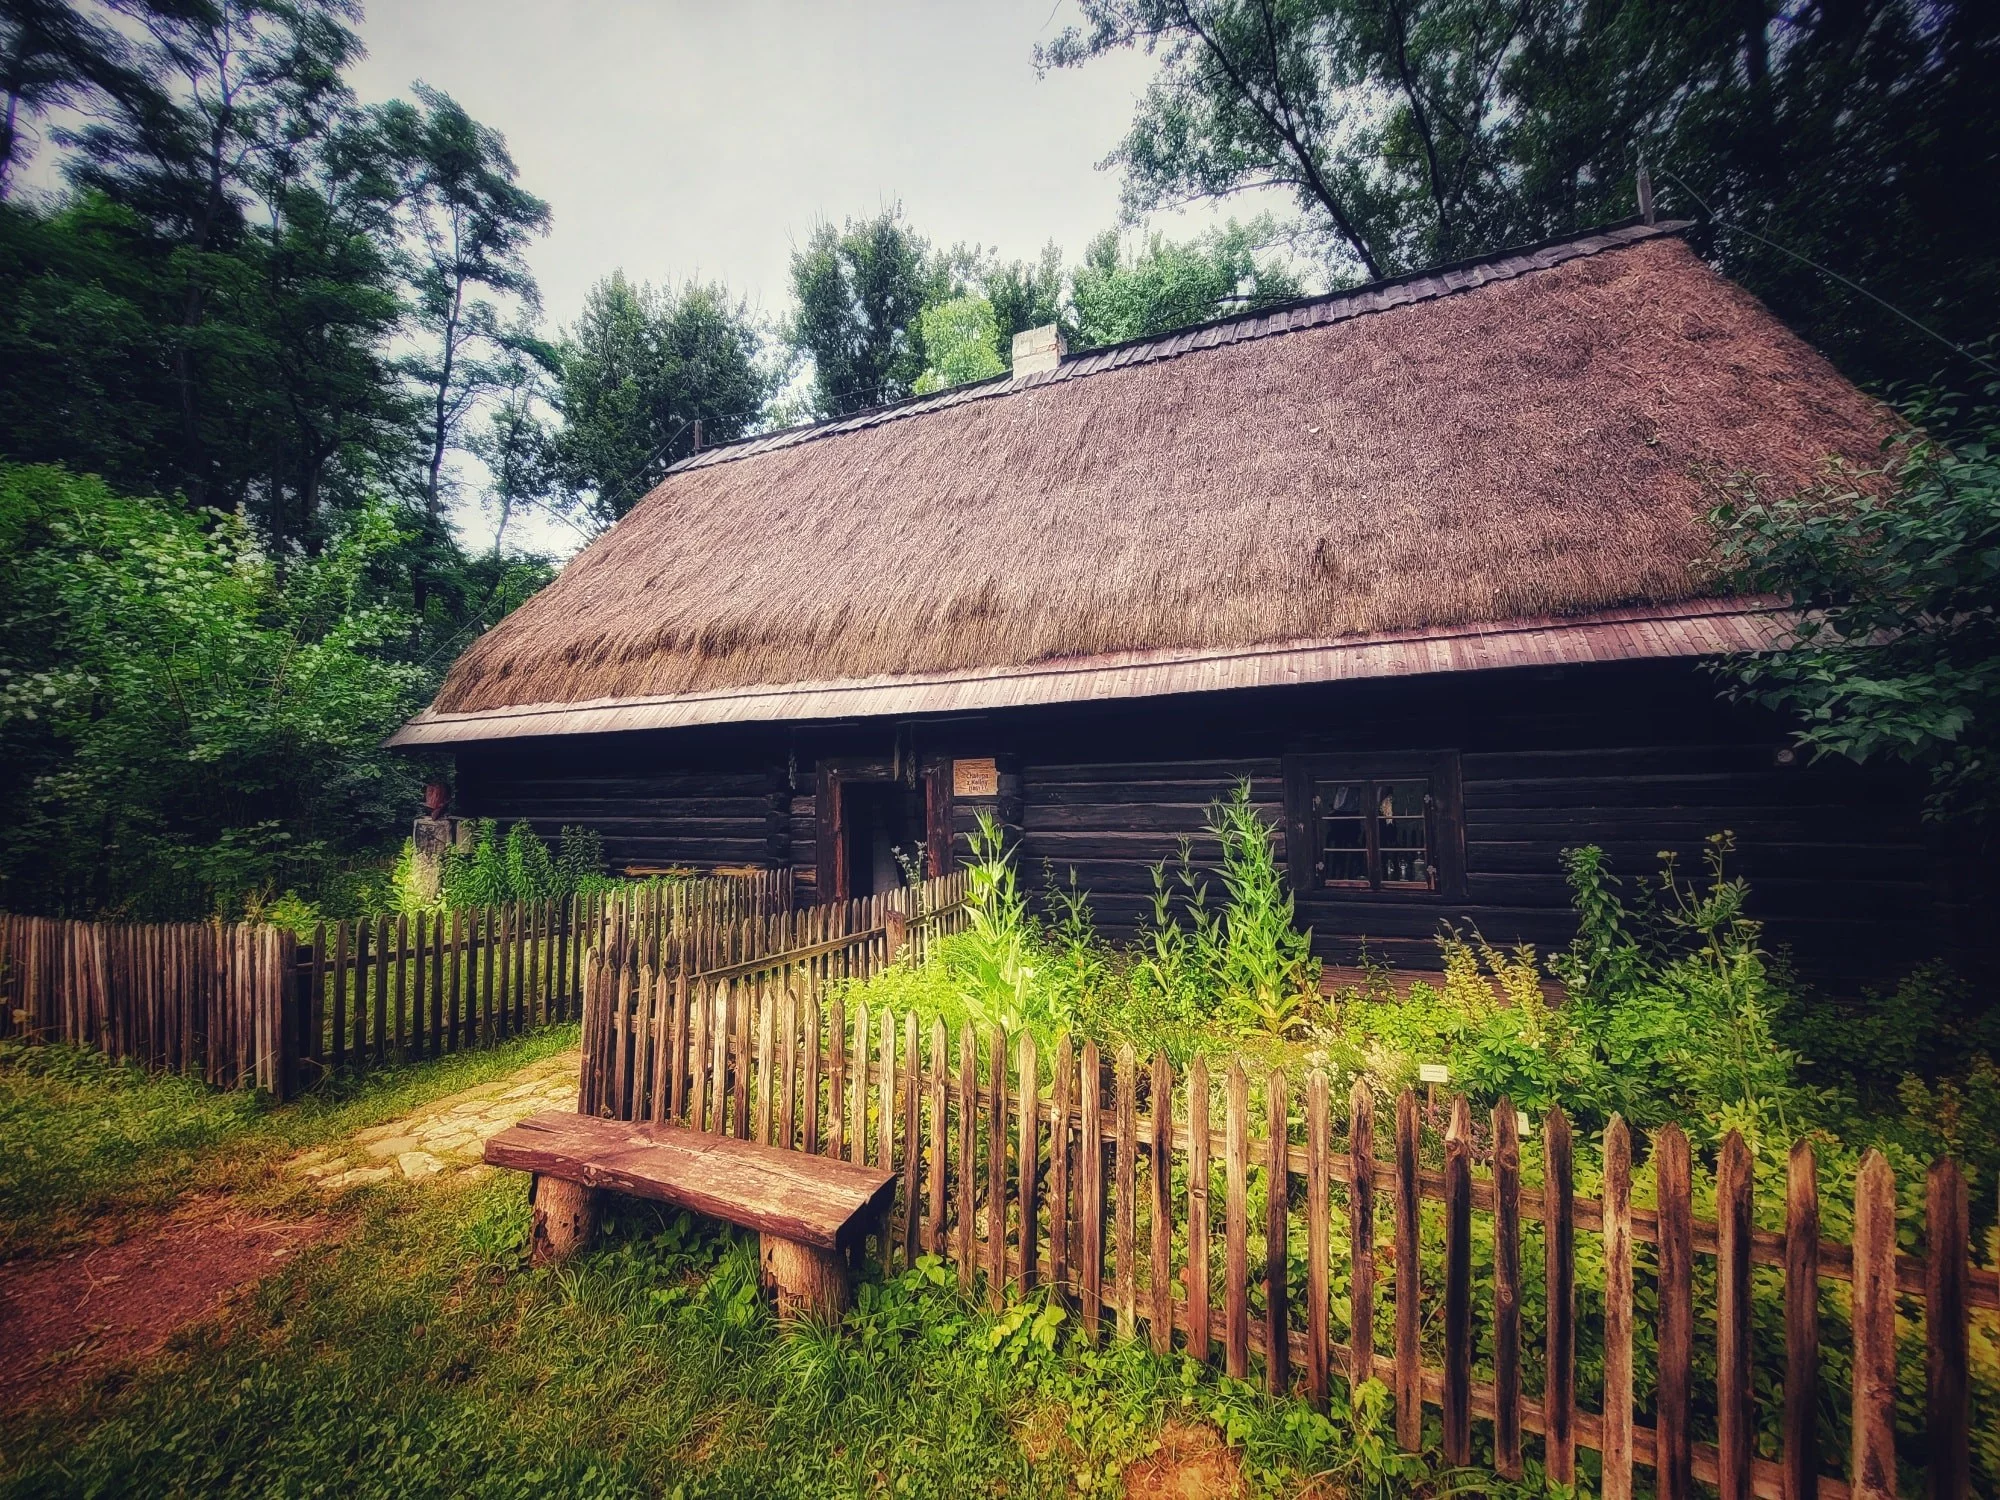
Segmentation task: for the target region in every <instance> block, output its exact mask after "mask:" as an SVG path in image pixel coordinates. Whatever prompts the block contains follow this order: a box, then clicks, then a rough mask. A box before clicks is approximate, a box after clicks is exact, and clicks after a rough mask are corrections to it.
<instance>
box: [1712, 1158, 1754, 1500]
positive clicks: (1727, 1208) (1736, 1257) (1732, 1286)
mask: <svg viewBox="0 0 2000 1500" xmlns="http://www.w3.org/2000/svg"><path fill="white" fill-rule="evenodd" d="M1715 1245H1716V1249H1715V1279H1716V1284H1717V1294H1718V1295H1717V1303H1716V1310H1715V1408H1716V1448H1717V1453H1718V1457H1717V1460H1716V1462H1717V1466H1718V1467H1717V1475H1716V1479H1717V1489H1718V1490H1719V1491H1720V1492H1721V1496H1722V1500H1751V1495H1750V1483H1751V1464H1750V1460H1751V1444H1752V1443H1753V1442H1754V1441H1755V1437H1756V1427H1755V1418H1754V1416H1753V1414H1752V1412H1751V1406H1750V1397H1751V1390H1750V1148H1749V1147H1748V1146H1746V1145H1744V1143H1743V1136H1742V1134H1741V1133H1740V1132H1738V1131H1734V1130H1732V1131H1730V1132H1729V1135H1728V1138H1727V1139H1726V1140H1724V1141H1723V1143H1722V1157H1721V1160H1720V1161H1719V1162H1718V1163H1717V1164H1716V1172H1715Z"/></svg>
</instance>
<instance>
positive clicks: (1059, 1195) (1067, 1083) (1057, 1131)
mask: <svg viewBox="0 0 2000 1500" xmlns="http://www.w3.org/2000/svg"><path fill="white" fill-rule="evenodd" d="M1051 1095H1052V1097H1051V1100H1050V1110H1051V1123H1050V1130H1049V1280H1050V1282H1051V1283H1053V1284H1054V1286H1055V1289H1056V1293H1057V1295H1058V1296H1069V1295H1071V1294H1073V1293H1074V1291H1075V1286H1074V1284H1073V1282H1072V1280H1071V1276H1070V1241H1069V1226H1070V1219H1071V1217H1072V1215H1073V1212H1074V1209H1073V1207H1072V1204H1071V1201H1070V1200H1071V1196H1072V1195H1071V1192H1070V1181H1069V1134H1070V1125H1069V1121H1070V1111H1071V1110H1072V1109H1074V1108H1075V1107H1076V1048H1075V1045H1074V1044H1073V1043H1072V1042H1071V1041H1070V1038H1069V1033H1068V1032H1064V1033H1063V1034H1062V1037H1061V1038H1060V1039H1059V1040H1058V1041H1057V1042H1056V1076H1055V1083H1054V1085H1053V1087H1052V1089H1051Z"/></svg>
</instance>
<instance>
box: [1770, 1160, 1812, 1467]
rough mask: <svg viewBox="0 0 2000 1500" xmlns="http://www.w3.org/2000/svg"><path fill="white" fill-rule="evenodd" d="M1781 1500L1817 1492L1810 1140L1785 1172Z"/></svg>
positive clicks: (1780, 1452) (1788, 1163) (1790, 1162)
mask: <svg viewBox="0 0 2000 1500" xmlns="http://www.w3.org/2000/svg"><path fill="white" fill-rule="evenodd" d="M1778 1461H1779V1463H1780V1464H1781V1465H1783V1468H1784V1491H1785V1500H1816V1497H1817V1496H1818V1494H1819V1172H1818V1166H1817V1163H1815V1161H1814V1160H1813V1149H1812V1143H1811V1142H1810V1141H1799V1142H1797V1143H1795V1144H1794V1145H1793V1147H1792V1154H1791V1159H1790V1161H1789V1162H1787V1163H1786V1171H1785V1418H1784V1436H1783V1438H1782V1439H1781V1440H1780V1448H1779V1453H1778Z"/></svg>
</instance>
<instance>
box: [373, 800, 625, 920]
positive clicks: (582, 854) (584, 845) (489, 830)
mask: <svg viewBox="0 0 2000 1500" xmlns="http://www.w3.org/2000/svg"><path fill="white" fill-rule="evenodd" d="M470 823H471V830H470V835H469V837H468V838H466V839H465V840H464V841H463V843H462V844H461V845H460V846H459V847H456V848H452V849H448V850H446V851H445V857H444V869H443V871H442V875H441V878H440V880H439V888H440V891H441V899H442V901H443V904H444V905H445V906H446V907H452V908H462V907H471V906H498V905H501V904H504V903H506V902H509V901H560V900H563V899H565V898H567V897H569V896H573V895H577V894H580V893H581V894H589V893H592V892H595V891H600V890H608V889H610V888H611V887H613V886H615V885H616V884H617V882H616V881H614V880H613V879H611V877H609V876H608V875H606V874H605V873H604V836H603V835H602V834H600V833H599V832H598V831H597V830H596V829H594V828H584V827H580V826H578V825H576V824H565V825H564V826H563V829H562V831H561V833H560V834H559V835H558V838H557V847H556V849H555V851H554V852H553V853H551V852H550V849H549V846H548V845H547V844H545V843H543V842H542V839H541V836H540V835H539V834H537V833H536V832H535V830H534V827H533V826H532V825H531V824H529V823H527V822H518V823H516V824H514V826H513V827H512V828H509V829H508V830H507V832H506V835H505V836H504V837H503V836H502V835H501V833H500V825H499V824H498V823H497V822H495V821H494V820H493V819H492V818H474V819H471V820H470ZM408 889H409V890H410V891H411V892H412V894H411V895H410V896H409V897H408V899H411V900H414V899H416V898H415V896H414V884H413V883H412V884H411V885H410V886H409V887H408Z"/></svg>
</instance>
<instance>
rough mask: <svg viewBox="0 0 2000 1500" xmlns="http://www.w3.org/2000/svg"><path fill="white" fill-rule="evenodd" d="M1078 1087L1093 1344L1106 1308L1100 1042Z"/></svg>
mask: <svg viewBox="0 0 2000 1500" xmlns="http://www.w3.org/2000/svg"><path fill="white" fill-rule="evenodd" d="M1077 1087H1078V1089H1080V1090H1081V1091H1082V1093H1081V1097H1082V1101H1083V1110H1082V1117H1081V1123H1082V1128H1081V1130H1080V1132H1079V1138H1078V1141H1077V1165H1078V1167H1079V1168H1080V1169H1081V1170H1080V1171H1079V1173H1078V1175H1077V1184H1076V1188H1077V1215H1078V1220H1077V1221H1078V1225H1079V1227H1080V1229H1081V1233H1080V1234H1079V1235H1078V1239H1079V1241H1080V1244H1079V1245H1078V1247H1077V1253H1078V1256H1079V1257H1080V1259H1081V1260H1082V1263H1083V1308H1082V1312H1083V1331H1084V1336H1085V1337H1086V1338H1088V1339H1090V1340H1091V1341H1092V1342H1093V1343H1094V1342H1096V1339H1097V1327H1098V1322H1099V1319H1100V1317H1101V1315H1102V1311H1103V1306H1104V1126H1103V1120H1102V1118H1101V1116H1102V1111H1103V1102H1104V1077H1103V1063H1102V1062H1101V1060H1100V1059H1099V1058H1098V1055H1097V1043H1096V1042H1092V1041H1086V1042H1085V1043H1084V1044H1083V1060H1082V1063H1081V1064H1080V1066H1079V1068H1078V1076H1077Z"/></svg>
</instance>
